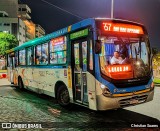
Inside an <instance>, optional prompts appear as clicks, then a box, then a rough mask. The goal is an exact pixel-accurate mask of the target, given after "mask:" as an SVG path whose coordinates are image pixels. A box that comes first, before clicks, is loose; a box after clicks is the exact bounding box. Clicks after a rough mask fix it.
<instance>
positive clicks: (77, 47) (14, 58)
mask: <svg viewBox="0 0 160 131" xmlns="http://www.w3.org/2000/svg"><path fill="white" fill-rule="evenodd" d="M114 52H117V53H118V54H119V57H118V59H119V58H120V59H121V63H117V64H112V63H111V59H112V58H113V54H114ZM7 61H8V64H7V66H8V79H9V81H10V82H11V83H13V84H14V85H18V86H19V88H20V89H23V88H25V89H29V90H32V91H34V92H37V93H39V94H46V95H49V96H52V97H55V98H56V99H57V101H58V103H59V104H60V105H62V106H68V105H69V104H70V103H75V104H78V105H82V106H85V107H88V108H90V109H92V110H108V109H117V108H123V107H127V106H131V105H137V104H140V103H145V102H148V101H151V100H152V99H153V95H154V85H153V73H152V62H151V50H150V43H149V39H148V34H147V31H146V28H145V27H144V26H143V25H142V24H139V23H136V22H131V21H127V20H119V19H107V18H89V19H85V20H83V21H80V22H78V23H76V24H73V25H70V26H68V27H66V28H63V29H60V30H58V31H55V32H53V33H51V34H48V35H46V36H44V37H41V38H36V39H33V40H31V41H28V42H26V43H24V44H22V45H20V46H18V47H15V48H13V49H11V50H9V51H7Z"/></svg>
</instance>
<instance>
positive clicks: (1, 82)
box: [0, 78, 11, 86]
mask: <svg viewBox="0 0 160 131" xmlns="http://www.w3.org/2000/svg"><path fill="white" fill-rule="evenodd" d="M10 84H11V83H10V82H9V81H8V79H6V78H5V79H0V86H1V85H10Z"/></svg>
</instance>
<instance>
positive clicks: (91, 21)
mask: <svg viewBox="0 0 160 131" xmlns="http://www.w3.org/2000/svg"><path fill="white" fill-rule="evenodd" d="M95 20H111V21H121V22H129V23H133V24H137V25H141V26H143V25H142V24H140V23H136V22H133V21H128V20H122V19H111V18H88V19H85V20H82V21H80V22H78V23H75V24H73V25H70V26H68V27H65V28H62V29H60V30H58V31H55V32H52V33H50V34H48V35H46V36H43V37H40V38H35V39H33V40H30V41H28V42H25V43H24V44H22V45H20V46H17V47H15V48H12V49H10V50H7V51H6V53H10V52H13V51H16V50H21V49H24V48H26V47H29V46H33V45H37V44H39V43H45V42H48V41H49V40H50V39H53V38H55V37H58V36H61V35H64V34H66V33H68V32H73V31H75V30H77V29H79V28H83V27H87V26H89V25H92V26H95Z"/></svg>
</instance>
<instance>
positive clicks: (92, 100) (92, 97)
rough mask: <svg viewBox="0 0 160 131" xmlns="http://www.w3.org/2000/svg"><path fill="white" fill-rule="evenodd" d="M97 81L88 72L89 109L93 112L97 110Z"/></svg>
mask: <svg viewBox="0 0 160 131" xmlns="http://www.w3.org/2000/svg"><path fill="white" fill-rule="evenodd" d="M95 81H96V80H95V77H94V76H93V75H92V74H90V73H89V72H87V87H88V102H89V108H90V109H93V110H97V102H96V92H95V91H96V90H95V88H96V87H95V86H96V84H95Z"/></svg>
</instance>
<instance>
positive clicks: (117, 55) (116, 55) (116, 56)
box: [110, 51, 122, 65]
mask: <svg viewBox="0 0 160 131" xmlns="http://www.w3.org/2000/svg"><path fill="white" fill-rule="evenodd" d="M110 63H111V64H112V65H113V64H121V63H122V57H120V53H119V52H118V51H115V52H114V55H113V57H112V58H111V61H110Z"/></svg>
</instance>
